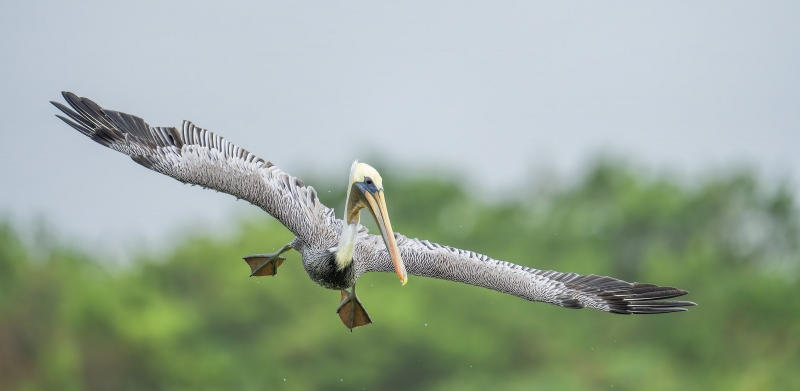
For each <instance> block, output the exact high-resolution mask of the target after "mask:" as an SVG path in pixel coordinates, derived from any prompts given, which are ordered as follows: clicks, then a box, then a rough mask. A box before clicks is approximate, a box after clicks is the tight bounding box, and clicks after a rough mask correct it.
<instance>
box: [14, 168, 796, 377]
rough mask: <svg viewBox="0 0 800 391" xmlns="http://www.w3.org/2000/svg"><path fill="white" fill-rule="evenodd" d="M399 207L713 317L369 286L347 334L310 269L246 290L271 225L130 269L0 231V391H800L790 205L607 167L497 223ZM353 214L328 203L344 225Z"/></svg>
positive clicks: (443, 232)
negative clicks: (663, 289) (652, 289)
mask: <svg viewBox="0 0 800 391" xmlns="http://www.w3.org/2000/svg"><path fill="white" fill-rule="evenodd" d="M384 171H385V172H384V177H386V178H392V177H395V175H394V174H393V173H392V172H391V171H387V170H384ZM307 183H314V181H307ZM317 187H318V188H321V189H322V188H330V189H336V188H337V186H335V185H333V184H330V186H327V184H325V183H322V186H317ZM387 188H388V189H387V191H388V192H389V193H388V194H387V197H388V202H389V208H390V211H391V216H392V220H393V226H394V227H395V229H397V230H398V231H400V232H403V233H405V234H406V235H409V236H412V237H420V238H425V239H429V240H432V241H435V242H439V243H443V244H449V245H453V246H457V247H462V248H468V249H472V250H475V251H478V252H482V253H486V254H489V255H491V256H493V257H495V258H498V259H504V260H509V261H512V262H515V263H519V264H523V265H526V266H531V267H536V268H540V269H555V270H560V271H575V272H579V273H585V274H589V273H595V274H607V275H613V276H616V277H620V278H624V279H627V280H630V281H647V282H652V283H657V284H661V285H672V286H678V287H681V288H685V289H688V290H690V291H691V292H692V294H691V295H690V296H689V298H690V299H691V300H694V301H696V302H698V303H699V307H696V308H692V309H691V311H689V312H688V313H682V314H671V315H658V316H649V317H644V316H616V315H610V314H605V313H601V312H597V311H591V310H584V311H570V310H565V309H562V308H557V307H552V306H549V305H545V304H538V303H530V302H527V301H524V300H520V299H518V298H515V297H512V296H506V295H503V294H500V293H497V292H492V291H486V290H482V289H479V288H475V287H471V286H465V285H460V284H455V283H450V282H446V281H437V280H430V279H423V278H414V277H413V276H412V277H411V278H410V280H409V284H408V285H407V286H405V287H402V288H401V287H400V286H399V284H397V283H396V277H394V276H393V275H392V274H374V275H367V276H364V277H363V278H362V280H361V281H362V282H361V284H360V285H359V293H360V296H362V299H363V301H364V304H365V306H366V307H367V308H369V310H370V313H371V315H372V317H373V319H374V320H375V324H374V325H371V326H369V327H364V328H359V329H357V330H356V331H355V332H353V333H352V334H351V333H348V332H347V330H346V329H345V328H344V327H342V326H341V324H340V322H339V320H338V317H337V316H336V315H335V313H334V309H335V307H336V304H337V303H338V299H339V296H338V293H335V292H331V291H328V290H325V289H322V288H320V287H318V286H316V285H315V284H313V283H312V282H311V281H310V280H309V279H308V277H307V276H306V275H305V271H304V270H303V268H302V265H301V264H300V262H299V256H298V254H296V253H289V260H287V262H286V263H285V264H284V266H283V267H281V270H280V271H281V272H280V274H279V275H278V276H276V277H263V278H247V272H248V268H247V266H246V265H245V263H244V262H243V261H242V260H241V256H242V255H244V254H249V253H254V252H264V251H265V250H267V251H271V250H270V249H271V248H274V247H276V246H279V245H282V244H283V243H285V242H286V241H288V240H290V239H291V236H290V234H289V232H288V231H287V230H286V229H284V228H283V227H282V226H280V225H279V224H277V223H276V222H275V221H274V220H272V219H269V218H268V217H264V218H259V219H252V220H246V221H244V222H243V223H242V228H241V231H240V233H239V234H238V235H236V236H235V237H233V238H231V239H219V238H209V237H192V238H186V239H184V240H183V241H182V242H180V244H179V245H178V246H177V247H176V248H175V249H174V250H172V251H171V252H170V253H168V254H163V256H159V257H152V256H149V257H140V259H139V260H138V261H137V262H134V263H133V264H132V265H128V266H119V265H116V264H105V263H101V262H99V261H97V260H95V259H94V258H93V257H92V256H90V255H87V254H84V253H81V252H78V251H76V250H75V249H73V248H71V247H69V246H65V245H58V244H56V243H49V244H48V243H43V246H42V248H45V249H48V250H47V251H44V252H42V251H38V252H36V253H33V252H32V251H30V249H26V248H25V246H24V245H22V241H21V240H20V238H19V237H18V235H17V234H16V233H15V231H14V229H13V228H12V227H10V226H9V225H8V224H7V223H2V224H0V389H2V390H50V389H64V390H108V389H117V390H172V389H192V390H204V389H209V390H217V389H241V390H250V389H253V390H255V389H259V390H260V389H291V390H303V389H308V390H312V389H313V390H315V389H332V390H336V389H342V390H345V389H347V390H349V389H380V390H390V389H434V390H435V389H442V390H444V389H447V390H450V389H456V388H457V389H465V390H469V389H475V390H478V389H486V388H492V389H504V390H515V389H520V390H530V389H560V390H582V389H600V388H612V387H613V389H617V390H638V389H641V388H642V387H643V386H646V387H647V388H648V389H653V390H675V389H732V390H756V389H758V390H763V389H800V375H797V373H796V368H797V367H798V366H800V340H798V338H797V335H800V302H798V301H797V300H794V299H793V298H794V296H795V295H796V293H797V288H798V287H797V284H798V274H799V270H798V268H800V219H799V218H798V217H799V214H798V210H797V205H796V203H795V201H794V196H793V195H792V194H791V193H790V192H789V191H788V190H787V189H786V188H779V189H778V190H776V191H772V192H769V191H766V190H765V188H764V186H761V185H759V184H758V182H757V181H756V179H755V178H754V176H753V175H752V174H735V175H728V176H719V177H714V178H709V179H707V180H705V181H704V182H702V183H700V184H696V185H692V186H689V185H685V184H681V183H680V182H678V181H675V180H670V179H668V178H666V179H665V178H651V177H648V176H647V175H643V174H640V173H636V172H634V171H633V170H631V169H629V168H627V167H625V166H624V165H620V164H618V163H608V162H601V163H599V164H598V165H597V166H596V167H595V168H594V169H593V170H591V171H590V172H589V174H588V175H587V176H586V178H585V179H584V180H583V181H581V182H580V183H577V184H576V185H574V186H572V187H569V188H556V189H552V188H548V189H535V188H534V189H530V191H527V192H520V193H521V194H530V195H531V197H530V198H529V199H524V200H523V199H519V200H513V199H511V200H508V199H507V200H505V201H502V202H499V203H489V204H487V203H485V202H482V201H481V200H480V199H478V198H476V197H474V196H472V195H471V194H470V193H469V191H468V190H467V189H463V188H461V187H459V186H458V185H457V184H456V183H454V182H448V181H445V180H442V178H441V177H437V178H435V179H434V178H422V179H407V180H403V181H395V180H392V181H390V182H387ZM341 193H342V194H335V193H334V192H332V193H327V192H321V193H320V197H321V198H322V199H323V201H324V202H325V203H327V204H328V205H331V206H339V205H341V204H343V193H344V190H342V192H341ZM45 240H48V239H45ZM49 240H52V239H49Z"/></svg>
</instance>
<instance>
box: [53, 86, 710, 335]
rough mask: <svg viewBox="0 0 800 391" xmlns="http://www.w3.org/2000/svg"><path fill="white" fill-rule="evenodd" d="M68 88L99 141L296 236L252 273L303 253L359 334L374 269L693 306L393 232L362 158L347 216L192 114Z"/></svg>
mask: <svg viewBox="0 0 800 391" xmlns="http://www.w3.org/2000/svg"><path fill="white" fill-rule="evenodd" d="M62 95H63V96H64V99H66V101H67V103H68V104H69V105H70V106H71V107H72V109H70V108H69V107H66V106H65V105H63V104H61V103H58V102H51V103H52V104H53V105H55V106H56V107H57V108H58V109H59V110H61V111H62V112H63V113H64V114H66V115H67V117H69V118H66V117H64V116H61V115H57V117H59V118H61V119H62V120H63V121H64V122H66V123H67V124H69V125H70V126H72V127H73V128H75V129H77V130H78V131H79V132H81V133H83V134H84V135H86V136H87V137H89V138H91V139H92V140H94V141H96V142H98V143H99V144H101V145H103V146H106V147H108V148H111V149H113V150H116V151H119V152H122V153H124V154H126V155H128V156H130V157H131V158H132V159H133V161H135V162H136V163H139V164H141V165H142V166H145V167H147V168H149V169H151V170H153V171H157V172H160V173H162V174H165V175H169V176H170V177H173V178H175V179H177V180H179V181H181V182H183V183H191V184H196V185H201V186H203V187H206V188H212V189H216V190H218V191H221V192H225V193H228V194H231V195H233V196H235V197H237V198H238V199H244V200H247V201H248V202H250V203H252V204H253V205H256V206H258V207H260V208H261V209H263V210H264V211H266V212H267V213H269V214H270V215H272V216H273V217H274V218H276V219H277V220H278V221H280V222H281V223H282V224H283V225H284V226H286V228H288V229H289V230H290V231H291V232H292V233H293V234H294V235H295V238H294V240H293V241H292V242H291V243H289V244H287V245H285V246H283V248H281V249H280V250H279V251H278V252H275V253H271V254H255V255H251V256H247V257H245V261H246V262H247V263H248V265H250V268H251V276H265V275H275V274H276V273H277V269H278V267H279V266H280V265H281V264H282V263H283V261H284V260H285V258H283V257H282V256H281V254H282V253H284V252H285V251H288V250H290V249H295V250H297V251H298V252H300V254H301V255H302V259H303V266H304V268H305V270H306V272H307V273H308V276H309V277H311V279H312V280H313V281H314V282H316V283H317V284H319V285H321V286H323V287H325V288H329V289H335V290H340V291H341V294H342V295H341V297H342V301H341V304H339V307H338V308H337V310H336V311H337V313H338V314H339V316H340V318H341V320H342V322H343V323H344V324H345V326H347V328H349V329H350V330H351V331H352V329H353V328H355V327H358V326H363V325H366V324H369V323H371V320H370V317H369V314H368V313H367V311H366V310H365V309H364V306H363V305H362V304H361V302H360V301H359V299H358V296H356V289H355V286H356V281H357V280H358V278H359V277H361V275H363V274H364V273H367V272H395V273H397V275H398V277H399V278H400V280H401V282H402V283H403V284H404V285H405V283H406V281H407V278H408V277H407V273H410V274H412V275H415V276H423V277H433V278H439V279H444V280H450V281H457V282H462V283H466V284H470V285H476V286H481V287H484V288H488V289H493V290H496V291H499V292H505V293H508V294H511V295H514V296H518V297H521V298H523V299H526V300H530V301H541V302H546V303H550V304H555V305H558V306H561V307H566V308H584V307H588V308H594V309H598V310H602V311H607V312H612V313H617V314H659V313H668V312H677V311H685V310H686V309H685V308H683V307H686V306H693V305H695V303H692V302H690V301H676V300H665V299H670V298H674V297H678V296H682V295H685V294H686V293H688V292H687V291H685V290H682V289H676V288H672V287H662V286H657V285H652V284H642V283H629V282H625V281H622V280H618V279H616V278H612V277H604V276H596V275H579V274H576V273H561V272H556V271H548V270H538V269H533V268H529V267H525V266H520V265H515V264H513V263H509V262H504V261H498V260H495V259H492V258H489V257H487V256H485V255H481V254H477V253H474V252H472V251H467V250H461V249H457V248H453V247H448V246H443V245H439V244H436V243H431V242H429V241H427V240H418V239H409V238H407V237H405V236H403V235H401V234H399V233H394V232H393V231H392V226H391V224H390V222H389V214H388V212H387V209H386V199H385V196H384V190H383V182H382V179H381V176H380V175H379V174H378V172H377V171H376V170H375V169H374V168H372V167H370V166H369V165H366V164H364V163H358V162H357V161H356V162H355V163H353V165H352V167H351V169H350V180H349V183H348V187H347V201H346V205H345V211H344V216H343V220H339V219H337V218H336V217H335V216H334V213H333V209H330V208H328V207H326V206H325V205H322V203H320V201H319V199H318V198H317V194H316V192H315V191H314V188H312V187H310V186H305V184H304V183H303V181H301V180H299V179H297V178H295V177H293V176H291V175H289V174H287V173H285V172H283V171H281V170H280V169H279V168H278V167H276V166H275V165H273V164H272V163H270V162H268V161H265V160H264V159H261V158H259V157H256V156H255V155H253V154H251V153H250V152H248V151H247V150H245V149H242V148H239V147H238V146H236V145H234V144H232V143H230V142H228V141H226V140H225V139H223V138H222V137H219V136H217V135H216V134H214V133H212V132H210V131H207V130H205V129H201V128H198V127H196V126H194V124H192V123H191V122H189V121H183V124H182V125H181V126H180V127H179V128H176V127H153V126H150V125H148V124H147V123H146V122H145V121H144V120H143V119H141V118H139V117H136V116H133V115H130V114H125V113H121V112H118V111H112V110H105V109H103V108H102V107H100V106H99V105H97V104H96V103H94V102H92V101H91V100H89V99H87V98H81V97H78V96H76V95H75V94H72V93H70V92H63V93H62ZM361 209H367V210H368V211H369V212H370V213H371V214H372V215H373V217H374V218H375V221H376V222H377V224H378V227H379V230H380V234H381V235H380V236H375V235H369V234H367V230H366V228H364V227H362V226H361V225H360V224H359V218H360V211H361Z"/></svg>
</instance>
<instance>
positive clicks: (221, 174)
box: [51, 92, 341, 247]
mask: <svg viewBox="0 0 800 391" xmlns="http://www.w3.org/2000/svg"><path fill="white" fill-rule="evenodd" d="M62 95H63V96H64V99H65V100H66V101H67V103H69V105H70V106H71V109H70V108H69V107H66V106H65V105H63V104H61V103H58V102H51V103H52V104H53V105H55V106H56V107H57V108H58V109H59V110H61V111H62V112H63V113H64V114H66V115H67V117H69V118H66V117H64V116H61V115H57V117H59V118H60V119H62V120H63V121H64V122H66V123H67V124H68V125H70V126H72V127H73V128H75V129H76V130H78V131H79V132H81V133H82V134H84V135H86V136H87V137H89V138H91V139H92V140H94V141H96V142H97V143H99V144H101V145H103V146H105V147H108V148H111V149H113V150H115V151H118V152H121V153H124V154H126V155H128V156H130V157H131V159H133V160H134V161H135V162H137V163H139V164H141V165H142V166H144V167H147V168H149V169H151V170H153V171H156V172H160V173H162V174H165V175H168V176H170V177H172V178H175V179H177V180H179V181H181V182H183V183H190V184H193V185H200V186H203V187H206V188H212V189H215V190H218V191H220V192H223V193H228V194H231V195H233V196H235V197H236V198H240V199H244V200H246V201H248V202H250V203H251V204H253V205H256V206H258V207H260V208H261V209H263V210H264V211H266V212H267V213H269V214H270V215H272V216H273V217H275V218H276V219H278V221H280V222H281V223H282V224H283V225H284V226H286V228H288V229H289V230H290V231H292V233H294V234H295V235H296V236H297V237H298V238H299V239H300V240H302V241H304V242H305V243H309V244H318V245H319V246H320V247H322V246H325V245H328V246H330V245H331V244H330V243H336V240H337V238H338V232H339V230H340V228H339V226H340V225H341V222H340V221H337V220H336V218H335V217H334V215H333V210H332V209H330V208H328V207H326V206H325V205H323V204H322V203H320V202H319V199H318V198H317V193H316V191H315V190H314V188H313V187H310V186H309V187H306V186H305V185H304V184H303V182H302V181H301V180H300V179H297V178H295V177H293V176H291V175H289V174H287V173H285V172H283V171H281V170H280V169H279V168H278V167H276V166H274V165H272V164H271V163H270V162H267V161H265V160H264V159H262V158H259V157H257V156H255V155H253V154H252V153H250V152H248V151H247V150H245V149H243V148H239V147H238V146H236V145H234V144H233V143H230V142H228V141H226V140H225V139H223V138H222V137H220V136H217V135H216V134H214V133H212V132H210V131H208V130H205V129H201V128H199V127H196V126H194V124H192V123H191V122H189V121H183V124H182V126H181V129H177V128H174V127H152V126H150V125H148V124H147V123H146V122H145V121H144V120H143V119H141V118H139V117H136V116H133V115H130V114H126V113H121V112H118V111H112V110H105V109H103V108H102V107H100V106H99V105H97V104H96V103H94V102H93V101H91V100H90V99H88V98H82V97H78V96H77V95H75V94H73V93H70V92H62Z"/></svg>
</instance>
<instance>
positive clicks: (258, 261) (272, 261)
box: [242, 243, 293, 277]
mask: <svg viewBox="0 0 800 391" xmlns="http://www.w3.org/2000/svg"><path fill="white" fill-rule="evenodd" d="M292 248H293V247H292V244H291V243H288V244H286V245H285V246H283V247H281V249H280V250H278V252H274V253H269V254H253V255H248V256H246V257H244V258H242V259H244V261H245V262H247V264H248V265H249V266H250V270H252V273H250V277H253V276H256V277H258V276H274V275H276V274H278V266H280V265H281V264H283V261H285V260H286V258H284V257H282V256H280V255H281V254H283V253H285V252H287V251H289V250H291V249H292Z"/></svg>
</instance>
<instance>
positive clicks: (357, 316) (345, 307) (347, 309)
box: [336, 284, 372, 333]
mask: <svg viewBox="0 0 800 391" xmlns="http://www.w3.org/2000/svg"><path fill="white" fill-rule="evenodd" d="M341 292H342V302H341V303H340V304H339V307H336V313H338V314H339V319H341V320H342V323H344V325H345V326H346V327H347V328H348V329H350V332H351V333H352V332H353V329H354V328H356V327H360V326H366V325H368V324H370V323H372V319H370V317H369V313H367V309H366V308H364V306H363V305H362V304H361V300H358V295H356V284H353V288H351V289H350V290H349V291H348V290H346V289H345V290H342V291H341Z"/></svg>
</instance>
